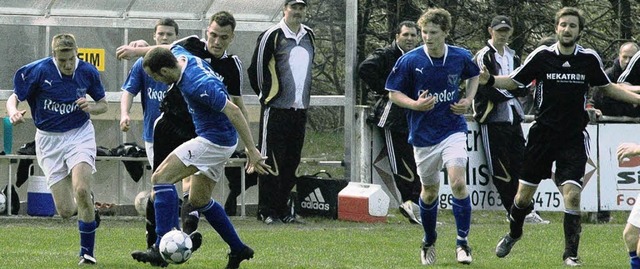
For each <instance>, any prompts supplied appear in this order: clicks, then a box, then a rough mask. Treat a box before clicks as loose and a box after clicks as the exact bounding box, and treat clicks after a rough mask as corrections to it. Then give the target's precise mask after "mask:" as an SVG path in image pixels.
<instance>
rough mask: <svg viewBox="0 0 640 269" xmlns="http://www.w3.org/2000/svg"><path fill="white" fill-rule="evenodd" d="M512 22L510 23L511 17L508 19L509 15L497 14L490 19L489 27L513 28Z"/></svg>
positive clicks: (494, 28) (496, 28) (495, 28)
mask: <svg viewBox="0 0 640 269" xmlns="http://www.w3.org/2000/svg"><path fill="white" fill-rule="evenodd" d="M512 25H513V24H512V23H511V19H509V17H507V16H502V15H498V16H495V17H493V19H492V20H491V28H493V30H498V29H501V28H505V27H506V28H509V29H511V28H513V26H512Z"/></svg>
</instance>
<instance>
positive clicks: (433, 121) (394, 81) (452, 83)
mask: <svg viewBox="0 0 640 269" xmlns="http://www.w3.org/2000/svg"><path fill="white" fill-rule="evenodd" d="M479 73H480V69H479V68H478V66H477V65H476V64H475V63H474V62H473V60H472V56H471V52H469V51H468V50H466V49H463V48H460V47H455V46H450V45H445V49H444V57H443V58H431V57H429V55H428V54H427V52H426V47H425V46H420V47H418V48H416V49H414V50H412V51H410V52H408V53H405V54H404V55H403V56H402V57H400V58H399V59H398V61H397V62H396V65H395V66H394V67H393V69H392V70H391V73H390V74H389V77H388V78H387V83H386V85H385V88H386V89H387V90H388V91H400V92H402V93H404V94H405V95H406V96H408V97H409V98H411V99H414V100H416V99H418V96H420V94H422V93H423V92H424V91H425V90H428V91H429V93H428V95H429V96H435V97H436V105H435V107H434V108H433V109H432V110H429V111H416V110H411V109H407V121H408V122H409V143H410V144H412V145H413V146H416V147H428V146H433V145H436V144H438V143H440V142H442V141H443V140H444V139H445V138H447V137H449V136H450V135H452V134H454V133H458V132H467V122H466V121H465V119H464V116H463V115H456V114H453V112H452V111H451V109H450V105H451V104H453V103H455V102H457V101H458V100H460V90H459V87H460V81H463V80H466V79H468V78H472V77H475V76H477V75H478V74H479Z"/></svg>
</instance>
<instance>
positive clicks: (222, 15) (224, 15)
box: [209, 11, 236, 31]
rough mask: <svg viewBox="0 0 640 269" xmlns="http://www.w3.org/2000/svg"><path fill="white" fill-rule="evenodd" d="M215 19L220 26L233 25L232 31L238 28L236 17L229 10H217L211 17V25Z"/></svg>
mask: <svg viewBox="0 0 640 269" xmlns="http://www.w3.org/2000/svg"><path fill="white" fill-rule="evenodd" d="M214 21H215V22H216V23H217V24H218V25H219V26H220V27H225V26H227V25H231V30H232V31H235V30H236V19H235V18H234V17H233V15H232V14H231V13H229V12H228V11H220V12H217V13H216V14H213V15H211V19H210V20H209V25H211V23H213V22H214Z"/></svg>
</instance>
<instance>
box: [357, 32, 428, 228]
mask: <svg viewBox="0 0 640 269" xmlns="http://www.w3.org/2000/svg"><path fill="white" fill-rule="evenodd" d="M418 32H419V30H418V27H417V25H416V24H415V23H414V22H411V21H403V22H401V23H400V24H399V25H398V27H397V28H396V38H395V40H393V42H391V45H389V46H387V47H384V48H381V49H377V50H376V51H374V52H373V53H372V54H371V55H369V57H367V59H365V60H364V61H363V62H362V63H361V64H360V68H359V69H358V74H359V76H360V78H361V79H362V81H363V82H364V83H365V84H366V85H367V86H368V88H369V90H370V91H371V92H372V93H373V95H374V96H376V98H377V101H376V103H375V105H374V107H373V112H374V115H375V116H374V119H373V122H372V123H373V124H374V125H375V126H377V127H378V128H379V132H378V133H379V134H380V141H384V142H385V145H386V149H387V158H388V159H389V165H390V166H391V172H392V173H393V179H394V181H395V183H396V187H397V188H398V191H399V192H400V197H401V199H402V201H403V203H402V205H400V212H401V213H402V215H404V216H405V217H407V218H409V221H410V222H412V223H420V212H419V208H418V205H417V203H418V199H419V197H420V189H421V184H420V181H419V180H416V178H415V177H416V174H417V173H416V161H415V160H414V159H413V147H411V144H409V143H408V142H407V141H408V140H409V126H408V125H407V118H406V113H405V110H404V108H401V107H399V106H397V105H394V104H393V102H391V101H389V94H388V92H387V91H386V90H385V89H384V84H385V82H386V80H387V76H388V75H389V73H390V72H391V68H393V66H394V65H395V63H396V60H398V58H400V56H402V55H403V54H405V53H406V52H408V51H410V50H412V49H414V48H415V47H416V46H417V45H418V43H419V39H418Z"/></svg>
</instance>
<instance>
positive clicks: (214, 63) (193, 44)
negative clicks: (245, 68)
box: [175, 35, 242, 96]
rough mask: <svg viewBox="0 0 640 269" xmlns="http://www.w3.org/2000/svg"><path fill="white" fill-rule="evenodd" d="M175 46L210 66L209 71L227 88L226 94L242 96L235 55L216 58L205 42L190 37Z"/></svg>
mask: <svg viewBox="0 0 640 269" xmlns="http://www.w3.org/2000/svg"><path fill="white" fill-rule="evenodd" d="M175 44H177V45H180V46H182V47H184V48H185V49H186V50H187V51H189V52H190V53H191V54H193V55H194V56H196V57H199V58H201V59H203V60H205V61H206V62H208V63H209V64H210V65H211V69H213V71H215V72H216V73H218V74H219V75H220V76H221V78H220V80H222V83H224V85H225V86H226V87H227V93H229V95H233V96H241V95H242V91H241V89H242V62H241V61H240V58H238V56H236V55H229V54H227V53H226V52H225V53H224V55H222V57H220V58H216V57H214V56H213V55H212V54H211V53H209V50H208V49H207V42H206V41H205V40H202V39H199V38H198V37H197V36H195V35H192V36H188V37H185V38H183V39H180V40H178V41H176V42H175Z"/></svg>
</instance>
